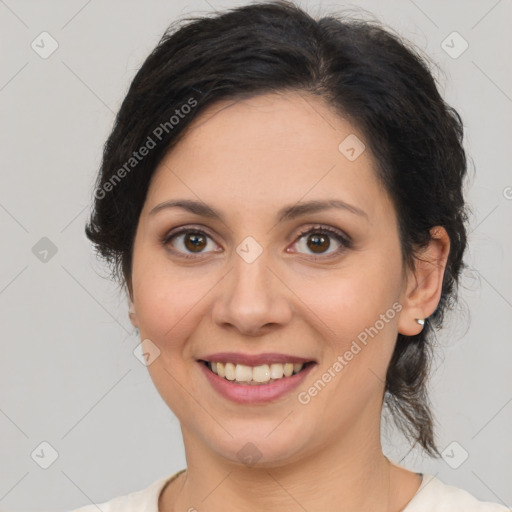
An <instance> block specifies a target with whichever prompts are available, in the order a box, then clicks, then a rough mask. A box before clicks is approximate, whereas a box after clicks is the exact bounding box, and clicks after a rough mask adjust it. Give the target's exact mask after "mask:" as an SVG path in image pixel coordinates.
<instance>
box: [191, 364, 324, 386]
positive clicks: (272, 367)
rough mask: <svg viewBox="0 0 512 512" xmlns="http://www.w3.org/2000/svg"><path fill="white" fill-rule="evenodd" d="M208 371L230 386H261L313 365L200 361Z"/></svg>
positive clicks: (283, 378) (290, 375)
mask: <svg viewBox="0 0 512 512" xmlns="http://www.w3.org/2000/svg"><path fill="white" fill-rule="evenodd" d="M200 362H201V363H202V364H204V365H205V366H206V367H207V368H208V370H210V371H211V372H212V373H215V374H216V375H217V376H219V377H221V378H223V379H224V380H227V381H228V382H231V383H232V384H239V385H246V386H261V385H263V384H272V383H273V382H277V381H279V380H285V379H288V378H290V377H292V376H294V375H297V374H298V373H300V372H302V371H304V370H305V369H306V368H307V367H309V366H311V365H312V364H315V363H314V361H309V362H307V363H284V364H282V363H271V364H262V365H258V366H248V365H245V364H234V363H229V362H225V363H221V362H215V361H203V360H200Z"/></svg>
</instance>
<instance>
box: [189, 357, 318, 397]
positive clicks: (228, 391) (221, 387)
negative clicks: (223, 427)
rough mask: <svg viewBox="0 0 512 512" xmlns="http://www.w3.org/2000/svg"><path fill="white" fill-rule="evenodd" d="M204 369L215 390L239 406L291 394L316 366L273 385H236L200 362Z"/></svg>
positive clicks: (311, 366) (311, 365) (308, 367)
mask: <svg viewBox="0 0 512 512" xmlns="http://www.w3.org/2000/svg"><path fill="white" fill-rule="evenodd" d="M199 365H200V366H201V367H202V369H203V372H204V374H205V375H206V378H207V379H208V380H209V381H210V383H211V385H212V386H213V388H214V389H215V390H216V391H217V392H218V393H220V394H221V395H222V396H223V397H224V398H227V399H228V400H231V401H233V402H236V403H239V404H258V403H265V402H272V401H273V400H276V399H278V398H280V397H282V396H283V395H286V393H289V392H290V391H291V390H292V389H293V388H295V387H297V386H298V385H299V384H300V383H301V382H302V381H303V380H304V379H305V378H306V376H307V375H308V373H309V372H310V371H311V369H312V368H313V366H315V364H309V365H308V366H307V367H306V368H304V369H303V370H302V371H300V372H299V373H296V374H295V375H292V376H291V377H284V378H282V379H279V380H276V381H274V382H272V383H271V384H256V385H251V386H250V385H247V384H234V383H233V382H232V381H228V380H226V379H225V378H223V377H219V376H218V375H217V374H216V373H213V372H212V371H211V370H210V369H209V368H207V367H206V365H205V364H204V363H203V362H199Z"/></svg>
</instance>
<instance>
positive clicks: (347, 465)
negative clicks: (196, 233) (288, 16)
mask: <svg viewBox="0 0 512 512" xmlns="http://www.w3.org/2000/svg"><path fill="white" fill-rule="evenodd" d="M350 134H355V135H356V136H357V137H358V138H359V139H360V140H362V141H364V136H363V135H362V134H361V133H359V132H358V130H356V129H355V127H353V126H352V125H351V124H350V123H349V122H348V121H347V120H345V119H342V118H341V117H340V116H338V115H337V114H335V113H334V112H333V111H332V110H331V109H330V108H329V106H328V105H327V104H325V103H324V102H323V100H322V99H321V98H319V97H318V96H314V97H313V96H309V95H306V94H304V93H300V94H299V93H295V92H287V93H282V94H265V95H260V96H257V97H254V98H250V99H244V100H238V101H223V102H219V103H216V104H215V105H213V106H211V107H210V108H209V109H208V110H206V111H204V112H203V113H202V114H201V115H200V116H199V117H198V118H197V119H196V120H194V122H193V124H192V125H191V126H190V127H189V129H188V131H187V133H186V135H185V137H184V138H183V139H182V140H181V141H180V142H179V144H178V145H177V146H176V147H175V148H174V149H173V150H172V151H171V152H169V153H168V154H167V155H166V157H165V158H164V159H163V161H162V162H161V164H160V165H159V167H158V168H157V169H156V171H155V174H154V176H153V178H152V181H151V184H150V187H149V191H148V194H147V198H146V202H145V204H144V207H143V210H142V212H141V215H140V219H139V223H138V227H137V232H136V236H135V241H134V249H133V266H132V274H131V281H130V283H129V288H130V296H131V311H130V319H131V321H132V323H133V325H134V326H136V327H138V329H139V330H140V336H141V339H142V340H145V339H149V340H151V342H152V343H154V344H155V345H156V346H157V347H158V349H159V350H160V355H159V357H157V358H156V359H155V361H154V362H153V363H152V364H151V365H150V366H148V369H149V372H150V375H151V378H152V380H153V382H154V384H155V386H156V388H157V390H158V392H159V393H160V395H161V396H162V398H163V400H164V401H165V403H166V404H167V405H168V406H169V407H170V408H171V409H172V411H173V412H174V413H175V414H176V416H177V417H178V419H179V421H180V423H181V428H182V433H183V440H184V445H185V452H186V459H187V471H186V472H185V473H184V474H182V475H180V476H179V477H178V478H177V479H175V480H174V481H173V482H172V483H171V484H169V485H168V486H167V487H166V488H165V489H164V491H163V493H162V494H161V496H160V500H159V509H160V510H161V511H163V510H165V511H187V510H189V509H190V508H191V507H194V508H195V509H197V510H198V511H201V512H210V511H219V510H223V511H225V512H230V511H240V510H244V511H245V510H250V511H260V510H261V511H263V510H284V511H299V510H304V509H305V510H307V511H308V512H313V511H322V512H331V511H332V512H334V511H339V510H340V504H343V510H344V511H354V512H355V511H356V510H357V511H359V510H374V511H381V510H382V511H398V510H401V509H402V508H403V507H404V506H405V505H406V504H407V503H408V502H409V501H410V499H411V498H412V497H413V495H414V494H415V492H416V491H417V489H418V487H419V485H420V483H421V479H420V477H419V476H418V475H417V474H416V473H413V472H410V471H408V470H406V469H405V468H401V467H398V466H396V465H391V464H390V463H389V461H388V460H387V459H386V458H385V457H384V455H383V453H382V448H381V444H380V420H381V410H382V401H383V393H384V382H385V375H386V370H387V367H388V365H389V361H390V358H391V355H392V353H393V348H394V344H395V340H396V337H397V334H398V332H400V333H402V334H406V335H413V334H416V333H418V332H420V330H421V329H422V326H421V325H419V324H418V323H417V322H416V321H415V319H416V318H425V317H427V316H429V315H431V314H432V313H433V312H434V310H435V308H436V306H437V304H438V302H439V299H440V296H441V285H442V279H443V273H444V269H445V266H446V259H447V256H448V252H449V245H450V244H449V239H448V236H447V234H446V231H445V230H444V229H443V228H440V227H436V228H434V229H433V230H432V241H431V243H430V245H429V246H428V247H427V248H426V249H425V250H424V251H423V252H422V253H421V254H420V255H419V256H420V258H421V259H418V261H417V265H416V268H415V269H414V270H412V269H409V268H405V267H403V266H402V259H401V252H400V243H399V238H398V225H397V216H396V211H395V209H394V206H393V204H392V202H391V200H390V198H389V197H388V195H387V194H386V192H385V190H384V188H383V187H382V185H381V183H380V182H379V181H378V179H377V177H376V172H375V161H374V158H373V156H372V154H371V153H370V150H369V149H366V150H365V151H364V152H363V153H362V154H361V155H360V156H359V157H358V158H357V159H356V160H355V161H349V160H348V159H347V158H346V157H345V156H344V155H343V154H342V153H341V152H340V151H339V150H338V146H339V144H340V142H341V141H343V140H344V139H345V138H346V137H347V136H348V135H350ZM366 146H367V147H368V145H366ZM332 198H336V199H341V200H343V201H345V202H347V203H350V204H351V205H354V206H356V207H357V208H359V209H361V210H363V211H364V212H365V215H356V214H353V213H351V212H349V211H347V210H341V209H329V210H324V211H320V212H316V213H309V214H307V215H304V216H301V217H298V218H295V219H293V220H287V221H283V222H281V223H278V222H277V220H276V213H277V211H278V210H279V209H280V208H282V207H283V206H285V205H291V204H296V203H297V202H299V201H300V202H304V201H309V200H313V199H319V200H322V199H332ZM172 199H193V200H199V201H201V202H204V203H206V204H207V205H209V206H211V207H213V208H215V209H217V210H219V211H220V212H222V214H223V216H224V221H220V220H215V219H211V218H207V217H203V216H200V215H197V214H193V213H190V212H187V211H185V210H182V209H180V208H168V209H162V210H160V211H159V212H158V213H156V214H154V215H151V214H150V212H151V210H152V209H153V208H154V207H155V206H156V205H158V204H160V203H162V202H165V201H168V200H172ZM316 224H320V225H322V226H325V227H331V228H334V229H338V230H341V231H342V232H343V233H345V234H346V235H348V236H349V237H350V238H351V240H352V242H351V244H350V245H349V246H348V247H345V248H344V246H343V245H342V244H341V243H340V242H337V241H336V239H335V238H334V237H332V236H330V235H329V239H328V240H329V242H330V245H326V244H325V242H324V244H323V245H321V249H320V252H315V251H314V243H311V237H312V236H313V235H314V234H315V233H316V234H318V232H317V231H316V232H313V233H310V234H309V235H302V237H301V238H299V235H300V232H301V230H305V229H308V228H313V227H314V226H315V225H316ZM179 226H191V231H193V230H194V229H196V230H197V229H198V228H200V229H203V230H204V231H205V233H206V234H207V235H208V237H207V238H206V239H204V240H203V239H201V240H202V241H203V242H204V244H205V245H203V246H200V249H199V250H198V252H194V249H193V247H194V246H193V245H192V244H190V243H188V245H186V243H185V242H186V241H187V236H186V234H185V235H183V234H181V235H178V237H177V238H175V239H174V240H172V241H169V242H167V245H165V243H163V242H162V241H161V239H162V238H164V237H165V235H166V234H168V233H169V232H170V231H171V229H173V228H176V227H179ZM247 236H251V237H253V238H254V239H255V240H256V241H257V242H258V243H259V244H260V246H261V247H262V249H263V252H262V253H261V255H260V256H259V257H258V258H257V259H256V260H255V261H253V262H252V263H247V262H246V261H245V260H244V259H243V258H241V257H240V256H239V255H238V253H237V252H236V248H237V246H238V245H239V244H240V243H241V242H242V241H243V240H244V239H245V238H246V237H247ZM308 240H309V243H308ZM312 248H313V249H312ZM339 248H341V251H339V250H338V249H339ZM172 249H174V251H175V252H173V251H172ZM180 254H182V255H183V254H187V255H189V256H192V258H191V259H186V258H184V257H182V256H181V257H180ZM315 256H316V258H317V259H316V260H315V259H314V258H315ZM394 303H399V304H400V305H401V310H400V311H399V312H398V313H397V314H396V315H395V316H394V318H392V319H390V320H389V321H388V322H387V323H385V326H384V328H382V329H381V330H380V331H379V332H378V334H377V335H376V336H374V337H373V338H370V341H369V342H368V344H367V345H366V346H364V348H363V349H362V350H361V351H360V352H359V353H358V354H357V355H356V356H354V358H353V359H352V360H351V361H350V362H349V363H348V364H347V365H346V366H345V367H344V368H343V370H342V371H341V372H339V373H338V374H337V375H336V377H335V378H333V379H332V380H331V382H329V383H328V385H326V386H325V388H324V389H323V390H322V391H321V392H320V393H318V395H316V396H315V397H314V398H312V399H311V401H310V402H309V403H308V404H307V405H303V404H301V403H299V402H298V400H297V394H298V392H299V391H304V390H307V389H308V388H309V387H310V386H311V385H312V384H313V383H314V382H315V381H316V380H317V379H319V378H320V376H321V375H322V374H323V373H324V372H325V371H326V370H327V369H328V368H329V367H332V365H333V363H334V362H335V361H336V358H337V356H338V355H342V354H344V353H345V352H346V350H347V349H348V348H349V347H350V345H351V343H352V341H353V340H354V339H357V336H358V334H359V333H361V332H362V331H364V329H365V328H367V327H369V326H373V325H375V323H376V321H377V320H378V319H379V318H381V317H380V315H381V314H385V313H386V311H387V310H389V308H391V307H392V305H393V304H394ZM224 351H235V352H245V353H250V354H257V353H261V352H279V353H285V354H292V355H296V356H301V357H306V358H308V359H313V360H316V361H317V363H318V364H317V366H316V367H314V368H313V371H312V372H311V373H310V374H309V375H308V376H307V379H306V381H305V382H304V383H303V384H302V385H301V386H300V388H299V389H297V390H294V391H292V392H291V393H289V394H287V395H286V396H284V397H282V398H280V399H278V400H276V401H275V402H272V403H266V404H253V405H247V404H235V403H233V402H231V401H229V400H227V399H225V398H224V397H222V396H220V395H219V394H218V393H217V392H216V391H215V390H214V389H213V388H212V387H211V385H210V384H209V382H208V381H207V379H206V378H205V376H204V375H203V372H202V371H201V368H200V366H199V363H198V362H197V361H196V360H197V359H198V358H200V357H201V356H205V355H206V354H209V353H213V352H224ZM248 442H251V443H253V444H254V445H255V446H256V447H257V449H258V450H259V452H261V459H260V460H259V461H258V463H257V464H256V465H254V466H251V467H249V466H246V465H244V464H243V463H242V462H241V461H240V460H239V458H238V456H237V452H238V451H239V450H240V449H241V448H242V447H243V446H244V445H246V443H248Z"/></svg>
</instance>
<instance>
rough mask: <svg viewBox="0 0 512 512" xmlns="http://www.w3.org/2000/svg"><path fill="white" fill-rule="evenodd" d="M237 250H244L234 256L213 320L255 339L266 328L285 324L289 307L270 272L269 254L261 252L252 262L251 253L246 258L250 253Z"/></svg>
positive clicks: (277, 281)
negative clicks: (228, 325)
mask: <svg viewBox="0 0 512 512" xmlns="http://www.w3.org/2000/svg"><path fill="white" fill-rule="evenodd" d="M249 247H250V246H249ZM245 248H246V247H245ZM240 249H244V244H240V247H239V248H237V252H236V253H235V252H234V253H233V266H232V270H231V272H229V275H228V276H226V277H227V280H226V282H225V285H224V289H223V290H222V295H221V296H220V297H219V300H217V304H216V306H215V308H214V320H215V321H216V322H217V323H219V324H224V325H226V324H231V325H233V326H235V327H236V328H237V329H238V330H239V331H240V332H245V333H246V334H249V335H251V334H252V335H255V334H257V333H258V332H259V331H260V330H261V329H262V328H263V327H265V326H267V327H268V325H269V324H282V323H284V322H286V321H288V320H289V318H290V307H289V304H288V303H287V299H286V296H285V293H283V291H284V286H283V285H282V283H281V282H280V280H279V279H277V278H276V276H275V275H274V273H273V271H272V270H271V268H270V266H271V261H270V254H269V253H268V251H265V250H263V251H262V252H261V253H260V254H259V255H258V256H257V257H255V258H253V256H254V253H253V254H252V257H246V256H247V254H250V250H251V249H250V250H249V251H248V252H245V253H244V252H243V251H240ZM239 251H240V252H241V254H240V253H239Z"/></svg>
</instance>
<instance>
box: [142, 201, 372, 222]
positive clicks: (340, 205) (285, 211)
mask: <svg viewBox="0 0 512 512" xmlns="http://www.w3.org/2000/svg"><path fill="white" fill-rule="evenodd" d="M167 208H182V209H184V210H187V211H189V212H191V213H195V214H196V215H201V216H203V217H208V218H211V219H217V220H220V221H221V222H223V223H225V219H224V216H223V214H222V213H221V212H219V211H217V210H216V209H215V208H213V207H211V206H208V205H207V204H205V203H202V202H200V201H196V200H193V199H176V200H170V201H165V202H163V203H160V204H158V205H156V206H155V207H154V208H153V209H152V210H151V211H150V212H149V215H150V216H151V215H155V214H156V213H158V212H160V211H162V210H165V209H167ZM333 208H336V209H339V210H345V211H348V212H350V213H353V214H354V215H358V216H360V217H365V218H366V219H367V220H368V215H367V214H366V212H365V211H363V210H361V209H360V208H358V207H357V206H354V205H352V204H349V203H346V202H345V201H341V200H340V199H327V200H322V201H320V200H314V201H307V202H302V203H297V204H293V205H289V206H285V207H283V208H281V209H280V210H279V211H278V212H277V216H276V217H277V221H278V222H283V221H287V220H292V219H295V218H296V217H300V216H302V215H307V214H308V213H315V212H319V211H323V210H330V209H333Z"/></svg>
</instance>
